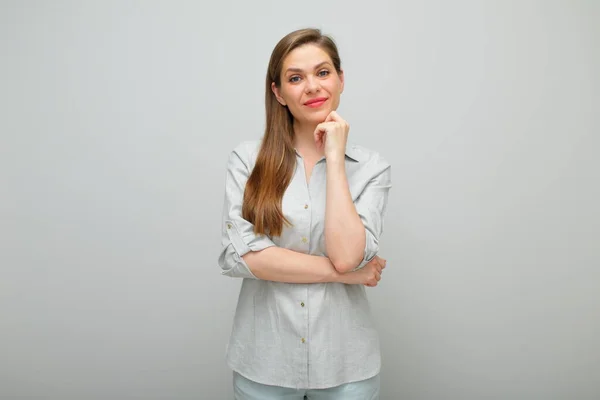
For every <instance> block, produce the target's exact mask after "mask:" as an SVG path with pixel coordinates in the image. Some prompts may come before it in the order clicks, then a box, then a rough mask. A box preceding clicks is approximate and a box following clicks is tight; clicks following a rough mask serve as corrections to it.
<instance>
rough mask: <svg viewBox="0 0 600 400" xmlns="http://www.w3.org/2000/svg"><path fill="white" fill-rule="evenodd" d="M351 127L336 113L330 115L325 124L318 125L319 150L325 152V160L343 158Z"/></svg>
mask: <svg viewBox="0 0 600 400" xmlns="http://www.w3.org/2000/svg"><path fill="white" fill-rule="evenodd" d="M349 131H350V125H348V123H347V122H346V121H345V120H344V119H343V118H342V117H340V116H339V115H338V113H336V112H335V111H332V112H330V113H329V115H328V116H327V118H325V121H324V122H321V123H320V124H319V125H317V128H316V129H315V132H314V139H315V144H316V145H317V149H319V150H324V153H325V158H333V157H340V158H342V159H343V157H344V156H345V154H346V143H347V142H348V132H349Z"/></svg>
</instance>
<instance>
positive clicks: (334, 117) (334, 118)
mask: <svg viewBox="0 0 600 400" xmlns="http://www.w3.org/2000/svg"><path fill="white" fill-rule="evenodd" d="M329 121H335V122H343V121H344V120H343V119H342V117H340V115H339V114H338V113H336V112H335V111H332V112H330V113H329V115H327V118H325V122H329Z"/></svg>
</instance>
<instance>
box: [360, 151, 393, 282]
mask: <svg viewBox="0 0 600 400" xmlns="http://www.w3.org/2000/svg"><path fill="white" fill-rule="evenodd" d="M370 176H371V177H372V178H371V179H370V181H369V183H367V185H366V187H365V189H364V190H363V192H362V193H361V194H360V196H358V198H357V199H356V200H355V201H354V205H355V207H356V211H357V213H358V215H359V216H360V219H361V221H362V222H363V224H364V226H365V250H364V257H363V260H362V262H361V263H360V264H359V265H358V267H356V268H355V269H354V270H355V271H356V270H358V269H361V268H363V267H364V266H365V265H367V264H368V263H369V262H370V261H371V260H372V259H373V258H374V257H375V256H376V255H377V253H378V252H379V239H380V237H381V234H382V233H383V228H384V216H385V211H386V209H387V203H388V195H389V191H390V188H391V187H392V168H391V165H390V164H389V163H387V162H385V161H383V160H379V161H378V162H377V163H374V165H373V167H372V174H371V175H370Z"/></svg>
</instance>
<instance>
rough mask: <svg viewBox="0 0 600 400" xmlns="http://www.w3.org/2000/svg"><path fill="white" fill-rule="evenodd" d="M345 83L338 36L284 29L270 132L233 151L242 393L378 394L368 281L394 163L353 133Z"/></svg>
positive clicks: (270, 84) (271, 71) (225, 241)
mask: <svg viewBox="0 0 600 400" xmlns="http://www.w3.org/2000/svg"><path fill="white" fill-rule="evenodd" d="M343 89H344V74H343V71H342V68H341V63H340V57H339V55H338V51H337V47H336V45H335V43H334V42H333V40H332V39H331V38H329V37H327V36H324V35H322V34H321V32H320V31H319V30H315V29H302V30H298V31H295V32H292V33H290V34H288V35H287V36H285V37H284V38H282V39H281V40H280V42H279V43H278V44H277V45H276V46H275V49H274V50H273V53H272V55H271V59H270V63H269V67H268V72H267V78H266V111H267V121H266V130H265V134H264V136H263V138H262V140H261V141H246V142H243V143H241V144H240V145H238V146H237V147H236V148H235V149H234V150H233V151H232V153H231V155H230V157H229V162H228V166H227V180H226V195H225V206H224V211H223V235H222V250H221V253H220V256H219V265H220V266H221V268H222V273H223V274H224V275H227V276H231V277H237V278H244V280H243V282H242V287H241V291H240V296H239V300H238V305H237V309H236V314H235V318H234V323H233V330H232V334H231V338H230V341H229V344H228V348H227V362H228V364H229V366H230V367H231V368H232V369H233V371H234V372H233V374H234V391H235V395H236V397H235V398H236V399H244V400H248V399H257V400H258V399H260V400H268V399H284V398H285V399H303V398H304V396H306V398H308V399H343V400H353V399H357V400H359V399H360V400H364V399H378V398H379V384H380V383H379V371H380V364H381V358H380V352H379V338H378V334H377V332H376V330H375V329H374V327H373V323H372V319H371V315H370V310H369V304H368V301H367V298H366V293H365V286H371V287H372V286H376V285H377V282H378V281H379V280H380V279H381V271H382V269H383V268H385V260H384V259H381V258H379V257H378V256H376V254H377V252H378V242H379V238H380V235H381V233H382V231H383V215H384V212H385V209H386V205H387V198H388V192H389V189H390V187H391V167H390V165H389V164H388V163H387V162H386V161H385V160H384V159H383V158H382V157H381V156H380V155H379V154H377V153H376V152H374V151H371V150H368V149H366V148H363V147H360V146H355V145H350V144H348V143H347V137H348V131H349V127H348V124H347V123H346V122H345V121H344V119H342V117H341V116H340V115H338V114H337V113H336V112H335V110H336V109H337V108H338V105H339V102H340V95H341V93H342V91H343Z"/></svg>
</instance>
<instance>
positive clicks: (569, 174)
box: [0, 0, 600, 400]
mask: <svg viewBox="0 0 600 400" xmlns="http://www.w3.org/2000/svg"><path fill="white" fill-rule="evenodd" d="M209 7H212V9H211V8H209ZM599 21H600V3H599V2H597V1H594V0H589V1H572V0H569V1H567V0H564V1H494V2H492V1H487V2H481V1H454V2H445V1H413V2H401V1H400V2H399V1H387V2H386V1H375V0H372V1H369V2H367V3H366V4H365V3H362V2H354V3H352V4H350V2H346V1H341V0H340V1H328V2H323V1H304V2H280V1H266V0H261V1H252V2H250V1H248V2H242V1H238V2H231V1H224V2H213V3H212V4H208V3H207V4H204V3H203V2H191V1H190V2H187V1H186V2H183V1H177V2H167V1H163V2H157V1H139V2H131V1H127V2H123V1H119V2H116V1H113V2H106V1H95V2H92V1H86V2H75V1H73V2H66V1H54V2H50V1H47V2H42V1H39V2H33V1H2V2H1V3H0V40H1V42H0V43H1V44H0V46H1V48H0V50H1V52H0V56H1V62H0V82H1V86H0V113H1V114H0V115H1V118H0V133H1V146H0V178H1V185H0V234H1V238H0V239H1V240H0V246H1V248H0V250H1V251H0V268H1V271H0V398H1V399H2V400H8V399H56V400H71V399H73V400H75V399H76V400H87V399H90V400H92V399H169V400H183V399H210V400H212V399H217V400H218V399H229V398H231V396H232V391H231V373H230V371H229V370H228V369H227V367H226V365H225V362H224V351H225V343H226V341H227V339H228V335H229V332H230V329H231V322H232V316H233V312H234V307H235V303H236V300H237V294H238V290H239V285H240V281H239V280H235V279H230V278H227V277H222V276H221V275H220V270H219V267H218V265H217V256H218V252H219V246H220V226H221V225H220V224H221V221H220V213H221V207H222V201H223V194H224V178H225V167H226V160H227V156H228V154H229V151H231V149H232V148H233V147H234V146H235V145H237V144H238V143H239V142H240V141H242V140H247V139H254V138H259V137H260V136H261V135H262V130H263V124H264V122H263V118H264V98H263V96H264V94H263V90H264V89H263V85H264V81H263V80H264V75H265V71H266V66H267V62H268V58H269V55H270V52H271V50H272V48H273V46H274V45H275V43H276V42H277V41H278V40H279V38H280V37H282V36H283V35H285V34H286V33H288V32H289V31H291V30H294V29H296V28H300V27H305V26H314V27H320V28H322V29H323V30H324V32H325V33H330V34H332V35H333V36H334V38H335V39H336V40H337V41H338V43H339V47H340V51H341V55H342V62H343V67H344V68H345V70H346V88H345V92H344V94H343V97H342V106H341V108H340V110H339V111H340V114H341V115H342V116H343V117H344V118H346V119H347V120H348V121H349V123H350V125H351V132H350V135H351V137H352V140H353V141H354V142H356V143H359V144H362V145H364V146H366V147H370V148H373V149H376V150H378V151H380V152H381V153H382V154H383V155H384V156H385V157H386V158H387V159H388V160H390V161H391V163H392V164H393V181H394V187H393V189H392V192H391V197H390V204H389V209H388V213H387V220H386V230H385V234H384V238H383V241H382V246H381V247H382V255H383V256H384V257H386V258H387V259H388V268H387V269H386V272H385V274H384V277H383V280H382V281H381V284H380V286H378V287H377V288H374V289H369V290H368V293H369V296H370V300H371V302H372V307H373V312H374V314H375V317H376V322H377V325H378V328H379V330H380V332H381V338H382V346H383V350H384V368H383V371H382V378H383V387H382V399H384V400H395V399H409V400H421V399H452V400H454V399H457V400H470V399H524V400H525V399H526V400H532V399H565V400H566V399H569V400H572V399H598V398H600V339H599V338H600V270H599V267H600V255H599V250H598V248H599V242H600V240H599V237H600V215H599V211H598V204H600V193H599V191H600V190H599V182H600V162H599V161H598V157H597V154H598V151H599V147H600V139H599V132H600V102H599V100H600V98H599V93H600V78H599V75H600V74H599V71H600V50H599V48H600V46H599V45H598V43H599V39H600V23H599Z"/></svg>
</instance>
